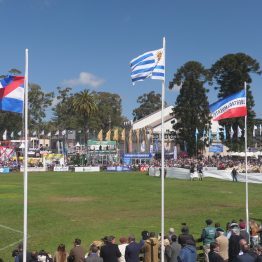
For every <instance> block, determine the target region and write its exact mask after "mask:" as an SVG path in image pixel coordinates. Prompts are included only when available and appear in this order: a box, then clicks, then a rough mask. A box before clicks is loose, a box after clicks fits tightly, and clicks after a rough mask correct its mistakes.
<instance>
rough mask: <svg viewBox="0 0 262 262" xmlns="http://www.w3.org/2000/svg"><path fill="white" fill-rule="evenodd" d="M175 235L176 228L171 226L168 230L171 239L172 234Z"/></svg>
mask: <svg viewBox="0 0 262 262" xmlns="http://www.w3.org/2000/svg"><path fill="white" fill-rule="evenodd" d="M173 235H175V229H174V228H173V227H170V228H169V230H168V239H169V241H171V238H172V236H173Z"/></svg>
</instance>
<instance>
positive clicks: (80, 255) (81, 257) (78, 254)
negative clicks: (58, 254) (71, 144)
mask: <svg viewBox="0 0 262 262" xmlns="http://www.w3.org/2000/svg"><path fill="white" fill-rule="evenodd" d="M69 260H70V261H73V262H84V261H85V252H84V249H83V248H82V247H81V239H79V238H76V239H75V241H74V247H73V248H72V249H71V250H70V253H69Z"/></svg>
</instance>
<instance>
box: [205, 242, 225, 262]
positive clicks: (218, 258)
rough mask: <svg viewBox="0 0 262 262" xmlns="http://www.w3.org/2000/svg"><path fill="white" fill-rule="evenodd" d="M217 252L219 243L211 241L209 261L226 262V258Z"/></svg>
mask: <svg viewBox="0 0 262 262" xmlns="http://www.w3.org/2000/svg"><path fill="white" fill-rule="evenodd" d="M217 252H218V244H217V243H215V242H211V243H210V252H209V253H208V259H209V262H224V259H223V258H222V257H221V256H220V255H219V254H218V253H217Z"/></svg>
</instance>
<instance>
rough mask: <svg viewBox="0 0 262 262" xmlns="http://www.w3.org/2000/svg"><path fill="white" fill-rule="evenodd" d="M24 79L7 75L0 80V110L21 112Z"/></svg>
mask: <svg viewBox="0 0 262 262" xmlns="http://www.w3.org/2000/svg"><path fill="white" fill-rule="evenodd" d="M24 79H25V78H24V77H23V76H8V77H6V78H3V79H1V80H0V110H3V111H10V112H15V113H23V105H24Z"/></svg>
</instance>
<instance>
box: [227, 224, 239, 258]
mask: <svg viewBox="0 0 262 262" xmlns="http://www.w3.org/2000/svg"><path fill="white" fill-rule="evenodd" d="M230 228H231V236H230V238H229V242H228V262H234V261H235V260H236V257H237V255H238V254H239V252H240V245H239V241H240V240H241V239H242V237H241V236H240V229H239V226H238V224H237V225H235V223H232V224H231V225H230Z"/></svg>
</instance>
